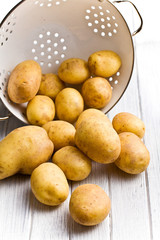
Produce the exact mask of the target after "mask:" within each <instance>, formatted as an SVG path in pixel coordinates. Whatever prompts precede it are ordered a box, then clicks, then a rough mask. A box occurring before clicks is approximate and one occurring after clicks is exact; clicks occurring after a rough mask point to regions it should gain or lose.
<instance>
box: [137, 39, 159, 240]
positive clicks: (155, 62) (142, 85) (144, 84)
mask: <svg viewBox="0 0 160 240" xmlns="http://www.w3.org/2000/svg"><path fill="white" fill-rule="evenodd" d="M159 54H160V43H156V42H155V43H154V44H151V43H150V42H149V43H145V44H143V45H142V44H137V57H138V68H139V69H141V71H139V90H140V96H141V108H142V116H143V119H144V122H145V124H146V135H145V144H146V146H147V147H148V149H149V151H150V155H151V162H150V166H149V168H148V171H147V173H146V179H147V190H148V204H149V207H150V216H151V223H150V224H151V228H152V231H151V236H152V237H153V239H159V236H160V228H159V219H160V205H159V203H160V188H159V183H160V148H159V146H160V129H159V126H160V110H159V103H160V94H159V92H160V84H159V58H158V56H159ZM148 59H151V60H152V61H151V62H150V61H148Z"/></svg>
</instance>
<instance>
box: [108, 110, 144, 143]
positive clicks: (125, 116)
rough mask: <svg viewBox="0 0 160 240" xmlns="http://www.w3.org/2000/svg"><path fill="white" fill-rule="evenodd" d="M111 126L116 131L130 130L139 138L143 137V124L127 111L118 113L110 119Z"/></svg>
mask: <svg viewBox="0 0 160 240" xmlns="http://www.w3.org/2000/svg"><path fill="white" fill-rule="evenodd" d="M112 124H113V128H114V129H115V130H116V132H117V133H118V134H119V133H122V132H132V133H134V134H136V135H137V136H138V137H139V138H143V136H144V133H145V125H144V123H143V122H142V120H141V119H139V118H138V117H136V116H135V115H133V114H131V113H127V112H121V113H118V114H117V115H116V116H115V117H114V118H113V121H112Z"/></svg>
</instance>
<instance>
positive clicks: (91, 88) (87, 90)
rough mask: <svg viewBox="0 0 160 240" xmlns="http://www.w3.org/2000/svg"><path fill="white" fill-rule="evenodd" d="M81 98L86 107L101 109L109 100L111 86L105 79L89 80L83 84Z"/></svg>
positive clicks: (95, 78)
mask: <svg viewBox="0 0 160 240" xmlns="http://www.w3.org/2000/svg"><path fill="white" fill-rule="evenodd" d="M82 96H83V99H84V102H85V103H86V105H87V106H88V107H93V108H97V109H101V108H103V107H105V106H106V105H107V104H108V103H109V101H110V100H111V97H112V89H111V85H110V84H109V82H108V81H107V80H106V79H105V78H101V77H94V78H89V79H88V80H86V81H85V82H84V83H83V86H82Z"/></svg>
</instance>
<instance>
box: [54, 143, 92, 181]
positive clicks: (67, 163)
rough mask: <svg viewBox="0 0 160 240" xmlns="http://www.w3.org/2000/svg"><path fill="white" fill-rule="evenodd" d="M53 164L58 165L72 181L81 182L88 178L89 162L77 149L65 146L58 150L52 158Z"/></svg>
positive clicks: (90, 166) (90, 165)
mask: <svg viewBox="0 0 160 240" xmlns="http://www.w3.org/2000/svg"><path fill="white" fill-rule="evenodd" d="M52 161H53V163H55V164H56V165H58V167H60V168H61V169H62V171H63V172H64V174H65V175H66V178H67V179H69V180H72V181H81V180H83V179H85V178H87V177H88V175H89V174H90V172H91V168H92V164H91V160H90V159H89V158H88V157H87V156H85V155H84V153H82V152H81V151H80V150H79V149H77V148H76V147H73V146H66V147H63V148H61V149H60V150H58V151H57V152H56V153H55V154H54V155H53V158H52Z"/></svg>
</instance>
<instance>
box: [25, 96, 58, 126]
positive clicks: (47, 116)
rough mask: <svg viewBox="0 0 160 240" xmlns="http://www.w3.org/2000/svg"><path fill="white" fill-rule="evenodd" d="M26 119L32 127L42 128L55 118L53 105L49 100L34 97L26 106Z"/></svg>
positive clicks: (42, 97) (43, 97)
mask: <svg viewBox="0 0 160 240" xmlns="http://www.w3.org/2000/svg"><path fill="white" fill-rule="evenodd" d="M26 114H27V119H28V122H29V123H31V124H33V125H38V126H42V125H43V124H45V123H47V122H49V121H52V120H53V119H54V117H55V105H54V102H53V101H52V99H51V98H49V97H47V96H43V95H36V96H35V97H34V98H33V99H32V100H31V101H30V102H29V103H28V105H27V111H26Z"/></svg>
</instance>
